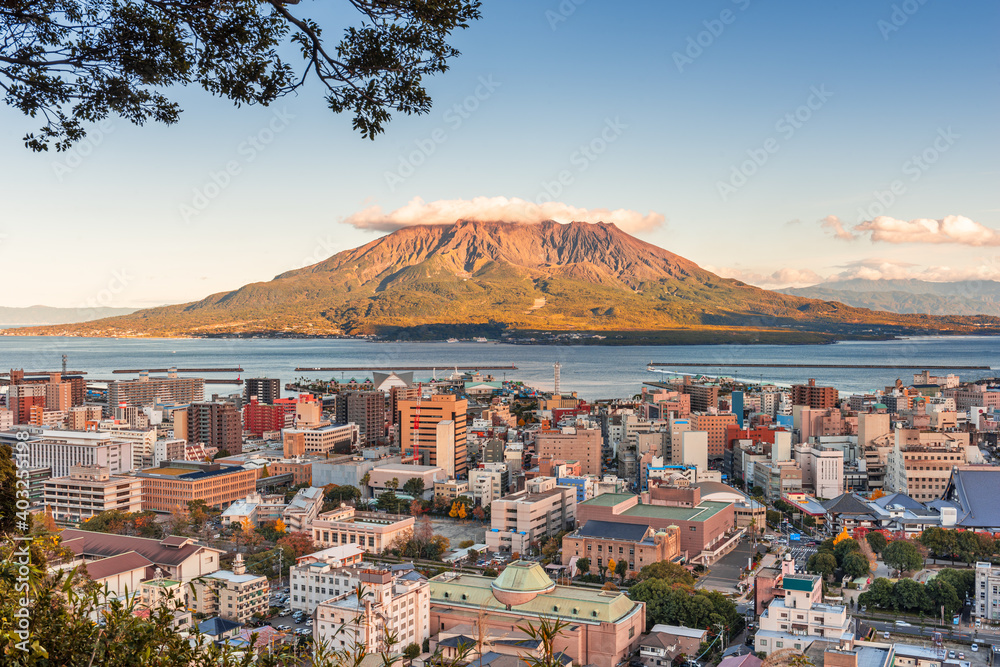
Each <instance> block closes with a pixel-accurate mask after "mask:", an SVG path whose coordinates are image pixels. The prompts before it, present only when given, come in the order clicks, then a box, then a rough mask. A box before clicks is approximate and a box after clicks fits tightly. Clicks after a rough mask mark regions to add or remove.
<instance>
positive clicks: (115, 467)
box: [27, 430, 133, 477]
mask: <svg viewBox="0 0 1000 667" xmlns="http://www.w3.org/2000/svg"><path fill="white" fill-rule="evenodd" d="M27 445H28V465H29V466H30V467H32V468H39V467H49V468H52V476H53V477H66V476H67V475H69V469H70V467H71V466H75V465H100V466H107V467H108V469H109V472H110V474H112V475H120V474H122V473H127V472H130V471H131V470H133V455H132V443H131V442H128V441H123V440H119V439H117V438H115V436H114V434H112V433H105V432H95V431H50V430H43V431H42V432H41V434H40V435H39V436H33V437H32V438H31V439H29V440H28V441H27Z"/></svg>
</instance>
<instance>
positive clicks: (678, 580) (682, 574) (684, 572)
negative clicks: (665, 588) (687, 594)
mask: <svg viewBox="0 0 1000 667" xmlns="http://www.w3.org/2000/svg"><path fill="white" fill-rule="evenodd" d="M635 579H636V581H646V580H647V579H661V580H663V581H666V582H667V583H668V584H683V585H684V586H694V581H695V577H694V575H693V574H691V572H690V571H689V570H688V569H687V568H686V567H684V566H683V565H678V564H677V563H671V562H670V561H660V562H658V563H650V564H649V565H645V566H643V568H642V569H641V570H639V574H637V575H636V577H635Z"/></svg>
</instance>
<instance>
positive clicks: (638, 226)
mask: <svg viewBox="0 0 1000 667" xmlns="http://www.w3.org/2000/svg"><path fill="white" fill-rule="evenodd" d="M456 220H470V221H476V222H492V221H498V220H504V221H507V222H522V223H524V222H527V223H535V222H543V221H545V220H554V221H555V222H562V223H568V222H574V221H579V222H605V223H614V224H615V225H616V226H617V227H619V228H620V229H621V230H623V231H626V232H629V233H634V232H642V231H649V230H652V229H656V228H657V227H660V226H662V225H663V223H664V221H665V218H664V217H663V215H661V214H660V213H655V212H653V211H650V212H649V213H646V214H645V215H643V214H641V213H639V212H638V211H632V210H629V209H624V208H619V209H615V210H610V209H606V208H594V209H586V208H579V207H576V206H570V205H569V204H564V203H562V202H545V203H542V204H535V203H534V202H530V201H527V200H525V199H520V198H518V197H510V198H508V197H475V198H474V199H442V200H438V201H432V202H425V201H424V200H423V199H421V198H420V197H414V198H413V199H412V200H410V202H409V203H407V204H406V205H405V206H403V207H401V208H397V209H396V210H394V211H389V212H385V211H383V210H382V207H380V206H370V207H368V208H366V209H364V210H361V211H358V212H357V213H354V214H352V215H349V216H347V217H346V218H344V219H343V220H342V222H345V223H347V224H349V225H351V226H353V227H357V228H358V229H371V230H375V231H381V232H394V231H396V230H398V229H402V228H404V227H410V226H412V225H449V224H453V223H454V222H455V221H456Z"/></svg>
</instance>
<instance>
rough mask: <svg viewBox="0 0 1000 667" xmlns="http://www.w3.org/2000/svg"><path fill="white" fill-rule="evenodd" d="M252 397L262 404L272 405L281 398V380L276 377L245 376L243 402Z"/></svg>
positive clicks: (248, 400)
mask: <svg viewBox="0 0 1000 667" xmlns="http://www.w3.org/2000/svg"><path fill="white" fill-rule="evenodd" d="M254 398H256V399H257V402H258V403H261V404H263V405H272V404H273V403H274V402H275V401H276V400H278V399H279V398H281V380H279V379H278V378H245V379H244V380H243V402H244V403H250V402H251V401H252V400H253V399H254Z"/></svg>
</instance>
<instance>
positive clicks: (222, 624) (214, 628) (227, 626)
mask: <svg viewBox="0 0 1000 667" xmlns="http://www.w3.org/2000/svg"><path fill="white" fill-rule="evenodd" d="M242 627H243V624H242V623H237V622H236V621H228V620H226V619H224V618H219V617H218V616H216V617H215V618H210V619H208V620H206V621H202V622H201V623H199V624H198V632H200V633H201V634H203V635H209V636H211V637H218V636H219V635H223V634H225V633H227V632H230V631H231V630H236V629H237V628H242Z"/></svg>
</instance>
